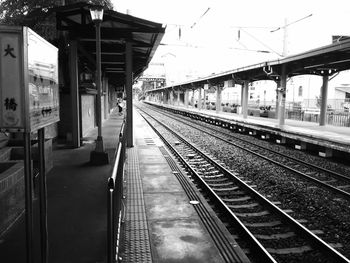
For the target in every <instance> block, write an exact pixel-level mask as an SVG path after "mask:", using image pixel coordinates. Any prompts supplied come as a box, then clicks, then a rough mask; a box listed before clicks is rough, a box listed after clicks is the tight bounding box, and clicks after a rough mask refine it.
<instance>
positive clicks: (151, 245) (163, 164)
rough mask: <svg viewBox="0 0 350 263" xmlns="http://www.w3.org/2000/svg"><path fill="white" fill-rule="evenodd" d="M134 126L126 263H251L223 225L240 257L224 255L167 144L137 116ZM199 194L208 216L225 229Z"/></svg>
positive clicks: (128, 176) (127, 186)
mask: <svg viewBox="0 0 350 263" xmlns="http://www.w3.org/2000/svg"><path fill="white" fill-rule="evenodd" d="M134 123H135V126H134V127H135V146H134V147H133V148H129V149H127V160H126V166H125V170H126V171H125V181H126V182H125V196H126V199H125V202H126V209H125V218H124V224H123V241H122V242H123V245H122V253H121V256H122V260H123V262H173V263H175V262H181V263H183V262H188V263H196V262H213V263H219V262H249V260H248V258H247V257H246V256H245V255H244V253H243V252H242V250H241V249H240V247H239V246H238V245H237V244H236V242H235V241H234V240H233V238H232V237H231V235H230V234H229V233H228V231H227V230H226V228H224V227H223V226H222V225H220V227H219V228H220V230H221V231H222V232H223V233H224V235H226V236H227V239H228V240H229V241H228V242H229V243H230V244H231V246H232V247H234V249H235V252H236V258H235V259H232V258H231V259H229V261H228V260H227V258H226V259H225V257H224V256H222V254H221V252H220V250H219V249H218V248H217V247H216V246H215V244H214V241H213V239H212V237H211V235H210V234H209V232H208V230H207V228H206V225H205V224H204V223H203V221H202V220H201V217H200V216H199V215H198V214H197V210H196V209H197V207H196V208H195V207H194V206H193V205H191V204H190V198H189V197H188V196H187V194H186V193H185V191H184V190H183V187H182V185H181V184H180V182H179V180H178V177H177V176H176V175H179V174H180V173H181V171H180V168H179V167H175V166H176V165H174V163H171V162H173V160H172V159H169V158H170V154H169V153H168V152H167V151H166V149H165V148H164V145H163V143H162V142H161V141H160V139H159V138H158V137H157V135H156V134H155V133H154V132H153V130H152V129H151V128H150V127H149V126H148V124H147V123H146V122H145V121H144V120H143V119H142V117H141V116H140V115H139V114H138V113H137V112H136V111H135V112H134ZM170 164H172V165H171V166H170ZM186 180H188V179H187V178H186ZM188 182H189V180H188ZM194 191H197V190H194ZM197 194H198V196H197V197H196V198H197V199H198V200H199V201H200V206H205V209H207V210H208V211H209V212H208V217H210V218H211V219H213V218H215V222H216V223H217V224H221V223H220V222H219V220H218V219H217V218H216V215H215V214H214V212H213V211H212V210H211V208H210V207H209V206H208V205H207V204H206V201H205V200H204V198H202V197H201V196H200V194H199V192H197Z"/></svg>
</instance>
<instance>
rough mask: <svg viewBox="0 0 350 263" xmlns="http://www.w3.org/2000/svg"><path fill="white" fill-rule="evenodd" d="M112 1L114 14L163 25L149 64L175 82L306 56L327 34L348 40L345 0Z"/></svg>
mask: <svg viewBox="0 0 350 263" xmlns="http://www.w3.org/2000/svg"><path fill="white" fill-rule="evenodd" d="M112 3H113V5H114V10H115V11H118V12H121V13H127V12H130V14H131V15H133V16H136V17H140V18H143V19H147V20H150V21H153V22H157V23H161V24H163V25H165V26H166V33H165V35H164V37H163V39H162V42H161V45H160V46H159V47H158V49H157V51H156V53H155V55H154V57H153V59H152V61H151V63H152V64H154V63H164V65H165V66H164V71H166V74H167V75H168V77H170V78H171V79H173V80H172V81H175V82H178V81H181V80H186V79H194V78H197V77H201V76H202V77H203V76H208V75H210V74H212V73H219V72H222V71H226V70H232V69H235V68H239V67H243V66H247V65H252V64H256V63H260V62H264V61H268V60H274V59H277V58H281V57H282V55H283V50H285V54H286V55H292V54H297V53H301V52H305V51H308V50H310V49H314V48H317V47H320V46H324V45H328V44H331V41H332V35H349V36H350V15H349V14H350V1H349V0H333V1H325V0H293V1H290V0H279V1H278V0H264V1H259V0H241V1H237V0H215V1H213V0H176V1H175V0H174V1H166V0H147V1H144V0H112ZM127 10H128V11H127ZM285 23H286V24H287V26H286V27H285V28H284V27H283V26H284V25H285ZM180 30H181V36H180V34H179V31H180ZM150 70H151V67H150Z"/></svg>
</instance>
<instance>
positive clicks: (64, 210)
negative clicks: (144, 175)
mask: <svg viewBox="0 0 350 263" xmlns="http://www.w3.org/2000/svg"><path fill="white" fill-rule="evenodd" d="M122 122H123V116H119V114H118V113H117V111H115V112H112V113H111V115H110V117H109V119H107V120H106V121H104V122H103V129H102V135H103V140H104V145H105V150H106V151H107V152H108V153H109V158H110V164H108V165H102V166H93V165H91V164H90V163H89V161H90V152H91V151H92V150H94V149H95V142H94V140H95V139H96V137H97V129H93V130H91V131H89V132H88V134H87V135H86V136H85V137H84V138H83V141H82V146H81V147H80V148H77V149H72V148H71V147H70V146H69V145H66V144H65V143H60V142H58V143H54V144H53V163H54V164H53V165H54V166H53V168H52V169H51V171H50V172H48V174H47V208H48V218H47V220H48V240H49V258H48V262H50V263H63V262H64V263H87V262H94V263H102V262H106V258H107V257H106V254H107V249H106V246H107V238H106V231H107V208H106V207H107V194H106V189H107V178H108V177H109V176H110V175H111V169H112V161H113V160H112V159H113V158H114V151H115V149H116V146H117V143H118V135H119V131H120V128H121V125H122ZM38 203H39V202H38V199H37V197H36V194H35V195H34V202H33V209H34V237H33V239H34V242H33V243H34V261H33V262H35V263H36V262H41V261H40V243H39V242H40V241H39V235H38V232H39V224H38V221H39V219H38V213H39V212H38V209H39V207H38V206H39V204H38ZM25 240H26V239H25V219H24V214H22V216H20V217H19V218H18V220H17V221H16V222H14V223H13V225H12V227H11V228H10V229H9V230H8V231H7V232H5V234H4V235H2V236H1V237H0V262H2V263H25V262H26V245H25Z"/></svg>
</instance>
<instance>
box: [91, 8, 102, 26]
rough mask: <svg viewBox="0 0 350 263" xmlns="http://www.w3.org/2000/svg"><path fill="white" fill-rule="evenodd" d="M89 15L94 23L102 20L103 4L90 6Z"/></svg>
mask: <svg viewBox="0 0 350 263" xmlns="http://www.w3.org/2000/svg"><path fill="white" fill-rule="evenodd" d="M90 15H91V19H92V21H93V22H94V23H95V24H96V22H99V23H101V22H102V20H103V6H101V5H94V6H91V7H90Z"/></svg>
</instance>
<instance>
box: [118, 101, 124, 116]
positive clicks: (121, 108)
mask: <svg viewBox="0 0 350 263" xmlns="http://www.w3.org/2000/svg"><path fill="white" fill-rule="evenodd" d="M117 105H118V111H119V115H122V114H123V107H122V100H121V99H118V101H117Z"/></svg>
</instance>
